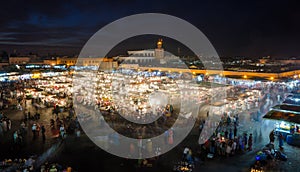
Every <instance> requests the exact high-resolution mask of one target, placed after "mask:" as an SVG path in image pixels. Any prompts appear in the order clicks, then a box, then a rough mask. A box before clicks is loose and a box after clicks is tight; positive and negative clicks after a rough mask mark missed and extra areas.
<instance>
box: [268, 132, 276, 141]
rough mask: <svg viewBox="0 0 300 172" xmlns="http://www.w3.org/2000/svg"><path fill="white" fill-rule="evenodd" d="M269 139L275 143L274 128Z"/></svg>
mask: <svg viewBox="0 0 300 172" xmlns="http://www.w3.org/2000/svg"><path fill="white" fill-rule="evenodd" d="M269 139H270V143H274V141H275V134H274V130H272V131H271V132H270V134H269Z"/></svg>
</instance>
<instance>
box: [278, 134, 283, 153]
mask: <svg viewBox="0 0 300 172" xmlns="http://www.w3.org/2000/svg"><path fill="white" fill-rule="evenodd" d="M283 139H284V138H283V135H282V133H279V136H278V141H279V148H280V149H283V147H282V146H283Z"/></svg>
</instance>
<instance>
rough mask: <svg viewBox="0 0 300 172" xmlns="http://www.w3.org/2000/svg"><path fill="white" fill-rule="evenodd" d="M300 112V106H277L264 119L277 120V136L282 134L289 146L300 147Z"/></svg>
mask: <svg viewBox="0 0 300 172" xmlns="http://www.w3.org/2000/svg"><path fill="white" fill-rule="evenodd" d="M299 110H300V106H297V105H287V104H283V105H277V106H274V107H273V108H271V110H270V111H269V112H268V113H267V114H266V115H265V116H264V117H263V118H265V119H272V120H276V121H277V122H276V124H275V126H274V128H275V129H274V131H275V134H279V133H281V134H282V135H283V136H284V138H285V139H286V142H287V143H288V144H291V145H297V146H300V129H299V127H300V112H299Z"/></svg>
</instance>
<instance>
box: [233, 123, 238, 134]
mask: <svg viewBox="0 0 300 172" xmlns="http://www.w3.org/2000/svg"><path fill="white" fill-rule="evenodd" d="M233 136H234V137H236V136H237V127H236V125H234V129H233Z"/></svg>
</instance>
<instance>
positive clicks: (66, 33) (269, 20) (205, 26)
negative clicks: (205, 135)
mask: <svg viewBox="0 0 300 172" xmlns="http://www.w3.org/2000/svg"><path fill="white" fill-rule="evenodd" d="M148 12H152V13H165V14H170V15H174V16H176V17H179V18H182V19H184V20H186V21H188V22H190V23H191V24H193V25H195V26H196V27H197V28H199V29H200V30H201V31H202V32H203V33H204V34H205V35H206V36H207V37H208V38H209V40H210V41H211V43H212V44H213V45H214V47H215V48H216V50H217V52H218V53H219V55H220V56H222V57H226V56H250V57H259V56H267V55H270V56H272V57H300V46H299V41H300V8H299V3H297V1H296V0H295V1H289V0H273V1H263V2H261V1H260V0H252V1H226V2H225V1H213V0H208V1H199V2H198V1H194V2H193V1H186V0H185V1H175V0H161V1H156V0H152V1H144V0H111V1H102V2H101V1H84V0H75V1H67V0H66V1H63V0H51V1H44V0H43V1H41V0H39V1H30V0H7V1H1V10H0V25H1V27H0V51H3V50H6V51H8V52H12V51H13V50H14V49H16V50H17V51H18V52H21V53H28V52H35V53H39V54H47V53H50V54H53V53H57V54H67V55H73V54H78V53H79V52H80V49H81V48H82V46H83V45H84V44H85V42H86V41H87V40H88V39H89V38H90V37H91V36H92V35H93V34H94V33H95V32H96V31H98V30H99V29H100V28H101V27H103V26H104V25H106V24H108V23H110V22H112V21H114V20H117V19H119V18H122V17H125V16H128V15H132V14H138V13H148ZM154 45H155V44H154ZM140 46H141V47H137V48H144V47H142V46H143V45H140ZM150 48H153V47H150Z"/></svg>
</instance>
